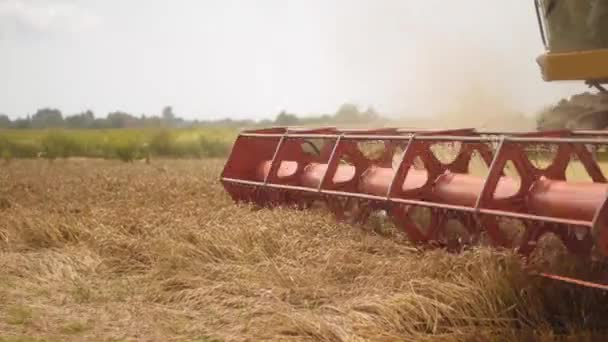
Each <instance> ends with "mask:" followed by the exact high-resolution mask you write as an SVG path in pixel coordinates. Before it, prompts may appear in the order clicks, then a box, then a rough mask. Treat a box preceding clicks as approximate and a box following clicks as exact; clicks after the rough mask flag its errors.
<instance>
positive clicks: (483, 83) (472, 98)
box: [400, 42, 540, 131]
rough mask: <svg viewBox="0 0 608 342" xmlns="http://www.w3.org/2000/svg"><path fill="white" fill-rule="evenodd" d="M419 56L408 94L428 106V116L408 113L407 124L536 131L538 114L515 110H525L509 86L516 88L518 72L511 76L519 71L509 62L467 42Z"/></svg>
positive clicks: (440, 46) (404, 118)
mask: <svg viewBox="0 0 608 342" xmlns="http://www.w3.org/2000/svg"><path fill="white" fill-rule="evenodd" d="M435 43H436V42H435ZM417 54H419V58H420V63H419V69H418V70H417V73H418V77H417V79H418V82H417V84H414V85H410V88H409V89H408V90H407V91H409V92H413V93H414V94H415V96H416V97H417V98H418V99H419V101H420V102H422V103H426V105H425V106H424V107H425V108H424V109H423V111H424V112H422V113H414V114H417V115H415V118H412V116H411V115H410V114H409V113H408V114H404V115H401V116H400V117H401V118H402V119H401V120H402V122H403V123H404V124H406V125H408V126H417V127H438V128H462V127H472V128H477V129H482V130H502V131H529V130H534V129H535V126H536V123H535V113H524V112H522V111H520V110H518V109H517V108H519V107H521V106H519V103H518V99H517V98H515V97H514V96H512V93H513V92H512V91H511V89H510V86H511V87H512V86H513V84H517V82H518V81H517V80H516V79H514V78H515V77H517V76H514V75H517V74H518V73H519V72H518V71H517V70H513V69H514V68H515V66H513V65H512V63H510V61H509V60H508V58H507V57H505V56H502V55H500V54H499V53H498V52H497V51H495V50H491V49H489V48H487V47H480V46H477V45H476V44H474V43H469V44H466V43H463V42H458V43H452V44H449V43H448V44H446V43H445V42H442V44H435V45H432V46H431V44H427V46H426V47H422V48H421V49H419V50H418V51H417ZM530 59H532V60H533V59H534V56H530ZM538 77H539V78H540V73H539V76H538ZM505 80H508V82H506V81H505Z"/></svg>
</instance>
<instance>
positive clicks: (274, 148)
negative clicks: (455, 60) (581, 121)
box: [221, 127, 608, 289]
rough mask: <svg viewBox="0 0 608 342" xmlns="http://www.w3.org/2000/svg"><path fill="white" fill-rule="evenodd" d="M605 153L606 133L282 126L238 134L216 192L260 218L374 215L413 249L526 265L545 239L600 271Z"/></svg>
mask: <svg viewBox="0 0 608 342" xmlns="http://www.w3.org/2000/svg"><path fill="white" fill-rule="evenodd" d="M606 145H608V131H565V130H561V131H551V132H530V133H504V132H481V131H476V130H474V129H455V130H417V129H400V128H381V129H370V130H355V129H336V128H331V127H330V128H317V129H307V128H286V127H279V128H270V129H262V130H252V131H244V132H242V133H241V134H240V135H239V136H238V138H237V140H236V142H235V144H234V146H233V149H232V153H231V155H230V157H229V159H228V161H227V163H226V165H225V168H224V170H223V172H222V175H221V182H222V183H223V186H224V188H225V189H226V190H227V192H228V193H229V194H230V196H231V197H232V198H233V200H234V201H236V202H250V203H254V204H256V205H258V206H261V207H275V206H292V207H297V208H300V209H305V208H309V207H311V206H312V205H313V204H315V203H322V204H324V205H325V206H326V207H327V208H328V209H329V210H330V211H331V212H332V213H333V214H334V215H335V216H336V218H337V219H338V220H345V221H349V222H353V223H355V222H356V223H365V222H366V221H367V220H368V219H369V217H370V215H371V214H372V213H374V212H378V211H382V212H384V213H386V215H387V216H388V217H389V218H390V220H391V221H392V222H393V223H394V224H395V225H396V226H397V227H398V228H400V229H401V230H402V231H403V232H404V233H405V234H406V236H407V238H408V239H409V240H410V241H411V242H412V243H413V244H415V245H419V246H433V247H442V248H446V249H449V250H452V251H459V250H462V249H464V248H468V247H469V246H475V245H479V244H484V245H490V246H493V247H496V248H507V249H514V250H516V251H517V252H518V253H520V254H521V255H522V256H524V257H525V258H530V257H531V255H532V254H533V253H534V252H535V249H537V246H538V245H539V242H540V241H541V239H542V238H543V237H545V236H547V235H552V236H554V237H557V238H558V239H559V241H561V243H562V245H563V247H565V249H567V251H568V252H569V253H571V254H573V255H576V256H581V257H583V258H589V260H592V259H593V260H601V259H604V258H605V257H607V256H608V201H607V195H608V184H607V180H606V176H605V175H604V173H603V171H602V168H601V167H600V166H601V162H600V161H599V160H601V157H602V155H603V148H604V147H605V146H606ZM541 275H544V276H546V277H549V278H553V279H559V280H564V281H569V282H573V283H579V285H585V286H592V287H600V288H603V289H608V286H605V285H601V284H596V283H591V282H583V281H582V280H581V281H579V280H577V279H571V278H566V277H562V276H557V275H552V274H544V273H543V274H541Z"/></svg>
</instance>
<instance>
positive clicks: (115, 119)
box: [0, 103, 386, 129]
mask: <svg viewBox="0 0 608 342" xmlns="http://www.w3.org/2000/svg"><path fill="white" fill-rule="evenodd" d="M381 121H386V119H385V118H383V117H382V116H380V115H379V114H378V113H377V112H376V110H374V109H373V108H372V107H369V108H367V109H366V110H361V109H360V108H359V107H358V106H356V105H354V104H349V103H346V104H343V105H341V106H340V107H339V108H338V110H337V111H336V112H335V113H333V114H324V115H317V116H305V117H304V116H298V115H297V114H294V113H289V112H287V111H281V112H280V113H279V114H277V115H276V117H275V118H274V120H270V119H265V120H259V121H256V120H232V119H222V120H214V121H204V120H203V121H201V120H186V119H183V118H180V117H178V116H177V115H176V114H175V113H174V111H173V108H172V107H171V106H167V107H165V108H163V110H162V113H161V115H157V116H146V115H140V116H136V115H132V114H129V113H125V112H122V111H115V112H112V113H109V114H108V115H107V116H106V117H105V118H99V117H95V114H94V113H93V112H92V111H90V110H87V111H85V112H82V113H78V114H73V115H67V116H64V114H63V113H62V112H61V111H60V110H59V109H55V108H41V109H39V110H37V111H36V113H34V114H33V115H28V116H27V117H25V118H17V119H14V120H11V119H10V118H9V117H8V116H7V115H4V114H0V128H13V129H47V128H73V129H109V128H148V127H197V126H222V127H254V126H263V127H268V126H298V125H320V124H356V123H372V122H381Z"/></svg>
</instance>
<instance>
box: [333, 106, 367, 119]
mask: <svg viewBox="0 0 608 342" xmlns="http://www.w3.org/2000/svg"><path fill="white" fill-rule="evenodd" d="M360 116H361V114H360V113H359V108H358V107H357V106H356V105H354V104H352V103H345V104H343V105H342V106H340V108H338V111H337V112H336V114H335V115H334V120H335V121H336V122H340V123H344V122H357V121H359V120H360Z"/></svg>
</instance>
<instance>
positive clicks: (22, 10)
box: [0, 0, 101, 34]
mask: <svg viewBox="0 0 608 342" xmlns="http://www.w3.org/2000/svg"><path fill="white" fill-rule="evenodd" d="M100 22H101V18H100V17H99V16H97V15H95V14H94V13H92V12H90V11H88V10H87V9H86V8H82V7H79V6H76V5H75V4H72V3H68V2H65V1H54V0H46V1H37V0H0V33H4V34H6V33H26V34H55V33H79V32H83V31H87V30H91V29H94V28H95V27H97V26H98V25H99V24H100Z"/></svg>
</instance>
